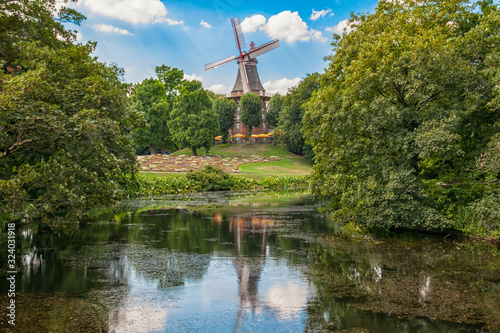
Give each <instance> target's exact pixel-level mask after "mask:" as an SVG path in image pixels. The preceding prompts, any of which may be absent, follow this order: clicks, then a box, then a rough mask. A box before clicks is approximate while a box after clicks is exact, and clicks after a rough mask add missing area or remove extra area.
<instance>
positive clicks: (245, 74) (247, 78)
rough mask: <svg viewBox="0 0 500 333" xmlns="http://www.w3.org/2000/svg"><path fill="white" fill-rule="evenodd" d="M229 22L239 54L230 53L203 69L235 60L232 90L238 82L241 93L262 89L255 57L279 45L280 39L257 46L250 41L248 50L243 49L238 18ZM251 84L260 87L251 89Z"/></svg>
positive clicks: (241, 32)
mask: <svg viewBox="0 0 500 333" xmlns="http://www.w3.org/2000/svg"><path fill="white" fill-rule="evenodd" d="M231 23H232V25H233V33H234V39H235V41H236V46H237V47H238V51H239V53H240V55H238V56H235V55H232V56H230V57H227V58H224V59H221V60H218V61H215V62H212V63H210V64H206V65H205V71H209V70H211V69H214V68H217V67H219V66H222V65H224V64H227V63H229V62H231V61H235V60H236V61H237V63H238V76H237V78H236V83H235V88H233V91H234V90H235V89H236V87H238V86H239V83H240V82H241V84H242V88H243V93H247V92H250V91H252V90H261V91H263V90H264V88H262V85H261V84H260V79H259V75H258V74H257V70H256V69H255V65H256V64H257V60H256V59H255V58H256V57H257V56H260V55H261V54H264V53H266V52H269V51H271V50H273V49H275V48H277V47H278V46H280V41H279V39H273V40H272V41H270V42H267V43H265V44H262V45H261V46H258V47H255V44H254V43H253V42H252V43H250V50H249V51H248V52H247V51H244V49H245V47H246V46H245V40H244V39H243V31H242V30H241V24H240V19H239V18H237V17H235V18H232V19H231ZM252 85H253V86H257V87H260V88H258V89H252Z"/></svg>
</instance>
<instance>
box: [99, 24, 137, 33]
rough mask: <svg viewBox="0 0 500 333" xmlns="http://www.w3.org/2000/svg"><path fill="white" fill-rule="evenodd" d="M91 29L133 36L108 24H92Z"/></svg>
mask: <svg viewBox="0 0 500 333" xmlns="http://www.w3.org/2000/svg"><path fill="white" fill-rule="evenodd" d="M92 28H93V29H94V30H95V31H101V32H114V33H117V34H122V35H129V36H132V35H133V33H131V32H130V31H128V30H126V29H120V28H117V27H114V26H112V25H109V24H94V25H93V26H92Z"/></svg>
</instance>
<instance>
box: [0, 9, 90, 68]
mask: <svg viewBox="0 0 500 333" xmlns="http://www.w3.org/2000/svg"><path fill="white" fill-rule="evenodd" d="M67 2H69V1H56V0H42V1H33V0H15V1H14V0H5V1H2V2H0V67H2V68H3V69H4V70H14V69H17V68H18V66H21V60H22V58H20V52H21V51H20V47H21V46H20V45H21V44H20V42H23V41H24V42H26V41H38V42H39V43H40V44H41V45H45V46H48V47H50V48H52V49H60V48H64V47H67V46H69V45H71V41H74V40H76V34H75V32H73V31H69V30H66V29H65V28H64V26H63V23H65V22H70V23H73V24H76V25H80V23H81V22H82V21H83V20H84V19H85V16H83V15H82V14H80V13H78V12H77V11H75V10H74V9H71V8H67V7H65V6H62V7H61V8H60V9H59V10H56V4H61V3H67ZM54 13H57V19H54ZM9 68H10V69H9Z"/></svg>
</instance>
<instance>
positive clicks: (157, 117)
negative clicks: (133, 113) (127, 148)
mask: <svg viewBox="0 0 500 333" xmlns="http://www.w3.org/2000/svg"><path fill="white" fill-rule="evenodd" d="M129 105H130V107H131V108H133V109H134V110H137V111H139V112H141V113H143V114H144V118H145V120H146V123H147V127H146V128H141V129H138V130H136V131H135V132H134V141H135V144H136V146H149V148H150V152H151V154H153V155H154V154H156V150H157V148H158V147H160V146H161V153H162V154H164V153H165V144H166V147H167V149H168V150H173V149H174V144H173V142H172V140H171V136H170V133H169V131H168V127H167V126H166V122H167V119H168V114H169V104H168V101H167V96H166V93H165V86H164V85H163V83H162V82H161V81H160V80H155V79H146V80H144V81H142V82H141V83H139V84H137V85H135V86H134V90H133V92H132V94H131V96H130V98H129Z"/></svg>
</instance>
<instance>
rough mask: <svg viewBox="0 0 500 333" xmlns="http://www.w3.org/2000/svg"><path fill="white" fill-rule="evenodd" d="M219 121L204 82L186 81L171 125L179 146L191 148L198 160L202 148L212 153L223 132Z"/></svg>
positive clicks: (172, 116)
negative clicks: (213, 145)
mask: <svg viewBox="0 0 500 333" xmlns="http://www.w3.org/2000/svg"><path fill="white" fill-rule="evenodd" d="M217 119H218V117H217V114H216V113H215V111H214V110H213V109H212V102H211V101H210V98H209V97H208V94H207V92H206V91H205V90H203V88H202V85H201V82H199V81H184V82H183V84H182V87H181V88H180V94H179V96H178V97H177V99H176V101H175V103H174V107H173V109H172V112H171V113H170V120H169V121H168V127H169V129H170V132H171V133H172V135H173V137H174V140H175V143H176V144H177V146H178V147H179V148H184V147H188V148H190V149H191V151H192V152H193V155H194V156H197V154H198V152H197V150H198V149H199V148H202V147H204V148H205V149H206V150H207V152H208V151H209V150H210V147H211V146H212V143H213V137H214V136H216V135H217V133H218V132H219V126H218V125H219V124H218V121H217Z"/></svg>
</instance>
